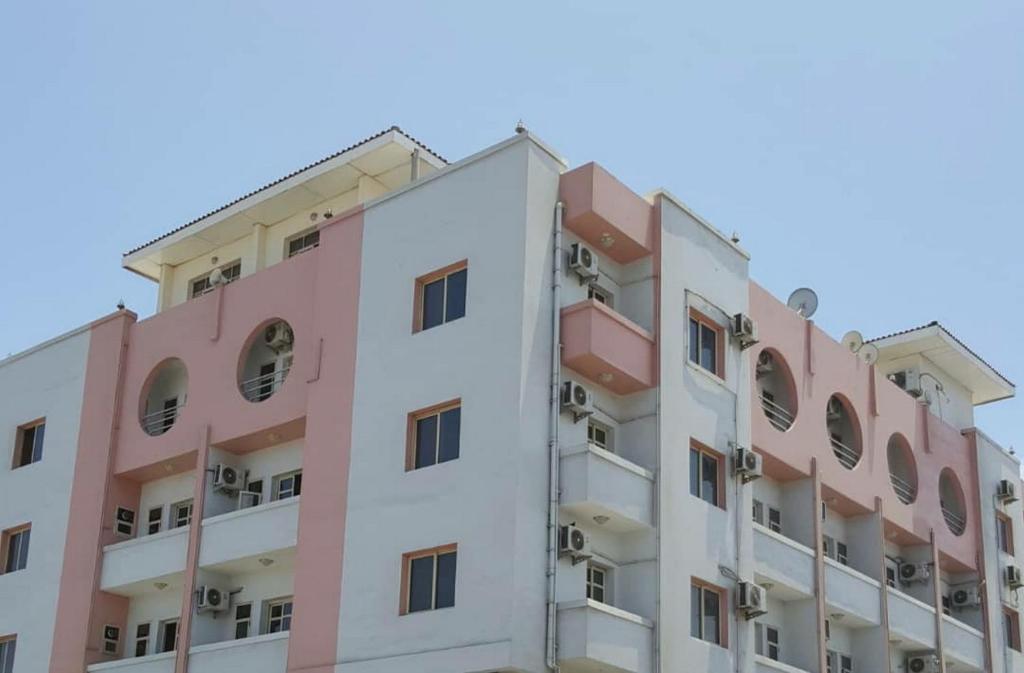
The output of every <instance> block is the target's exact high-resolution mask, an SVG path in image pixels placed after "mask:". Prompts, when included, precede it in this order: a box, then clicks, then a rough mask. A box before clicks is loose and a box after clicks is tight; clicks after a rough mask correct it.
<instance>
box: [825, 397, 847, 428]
mask: <svg viewBox="0 0 1024 673" xmlns="http://www.w3.org/2000/svg"><path fill="white" fill-rule="evenodd" d="M842 417H843V403H842V402H840V401H839V398H837V397H831V398H829V400H828V407H827V408H826V409H825V420H827V421H829V422H831V421H838V420H839V419H841V418H842Z"/></svg>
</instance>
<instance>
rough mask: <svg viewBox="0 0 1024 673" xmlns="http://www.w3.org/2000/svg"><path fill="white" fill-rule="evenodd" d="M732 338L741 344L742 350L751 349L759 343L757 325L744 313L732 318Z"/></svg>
mask: <svg viewBox="0 0 1024 673" xmlns="http://www.w3.org/2000/svg"><path fill="white" fill-rule="evenodd" d="M732 336H733V338H734V339H736V340H737V341H738V342H739V343H740V349H744V348H749V347H751V346H753V345H754V344H756V343H757V323H755V322H754V319H753V318H751V317H750V316H748V315H745V314H743V313H737V314H736V315H734V316H733V317H732Z"/></svg>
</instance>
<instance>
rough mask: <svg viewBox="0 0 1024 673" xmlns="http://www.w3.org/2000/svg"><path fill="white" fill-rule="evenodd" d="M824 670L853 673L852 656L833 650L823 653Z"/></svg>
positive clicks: (832, 672)
mask: <svg viewBox="0 0 1024 673" xmlns="http://www.w3.org/2000/svg"><path fill="white" fill-rule="evenodd" d="M825 670H826V671H827V673H853V658H852V657H851V656H850V655H848V654H842V653H840V652H836V651H835V650H828V651H827V652H826V653H825Z"/></svg>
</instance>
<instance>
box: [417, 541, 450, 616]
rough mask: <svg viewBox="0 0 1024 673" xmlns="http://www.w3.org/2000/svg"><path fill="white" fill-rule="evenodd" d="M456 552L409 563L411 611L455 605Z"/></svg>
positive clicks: (424, 557)
mask: <svg viewBox="0 0 1024 673" xmlns="http://www.w3.org/2000/svg"><path fill="white" fill-rule="evenodd" d="M455 566H456V552H454V551H449V552H443V553H440V554H428V555H426V556H417V557H414V558H411V559H410V560H409V571H408V572H409V603H408V611H409V612H422V611H424V610H436V609H439V608H450V607H452V606H453V605H455Z"/></svg>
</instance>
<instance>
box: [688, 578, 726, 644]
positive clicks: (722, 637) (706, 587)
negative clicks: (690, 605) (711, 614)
mask: <svg viewBox="0 0 1024 673" xmlns="http://www.w3.org/2000/svg"><path fill="white" fill-rule="evenodd" d="M690 586H691V587H697V588H699V589H701V590H702V591H710V592H712V593H715V594H718V642H717V643H713V642H711V641H710V640H703V638H702V639H701V640H702V641H703V642H705V643H707V644H708V645H715V646H716V647H722V648H725V649H729V617H730V614H731V611H730V607H729V591H728V590H727V589H725V588H724V587H720V586H718V585H717V584H712V583H711V582H708V581H706V580H702V579H701V578H699V577H690ZM703 608H704V606H703V605H702V606H701V614H703V611H704V610H703Z"/></svg>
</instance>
